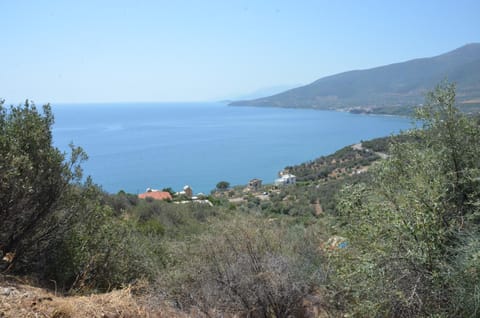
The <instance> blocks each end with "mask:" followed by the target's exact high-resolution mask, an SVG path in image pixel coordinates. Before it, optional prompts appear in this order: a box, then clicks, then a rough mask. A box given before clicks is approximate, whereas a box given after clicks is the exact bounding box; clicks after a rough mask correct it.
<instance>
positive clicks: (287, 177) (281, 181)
mask: <svg viewBox="0 0 480 318" xmlns="http://www.w3.org/2000/svg"><path fill="white" fill-rule="evenodd" d="M296 182H297V177H296V176H294V175H293V174H284V175H282V176H281V177H280V178H278V179H275V185H276V186H279V185H288V184H295V183H296Z"/></svg>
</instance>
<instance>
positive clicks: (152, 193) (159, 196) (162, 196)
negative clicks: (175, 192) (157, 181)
mask: <svg viewBox="0 0 480 318" xmlns="http://www.w3.org/2000/svg"><path fill="white" fill-rule="evenodd" d="M138 198H139V199H146V198H152V199H154V200H167V201H171V200H172V199H173V198H172V195H171V194H170V192H166V191H159V190H152V189H150V188H148V189H147V192H145V193H140V194H139V195H138Z"/></svg>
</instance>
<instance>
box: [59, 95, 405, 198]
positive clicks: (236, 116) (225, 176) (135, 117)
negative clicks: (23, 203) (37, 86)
mask: <svg viewBox="0 0 480 318" xmlns="http://www.w3.org/2000/svg"><path fill="white" fill-rule="evenodd" d="M52 108H53V111H54V115H55V125H54V127H53V136H54V143H55V145H56V146H57V147H58V148H60V149H62V150H64V151H67V150H68V144H69V143H70V142H73V143H74V144H75V145H77V146H81V147H82V148H84V150H85V151H86V152H87V154H88V156H89V160H88V161H87V162H85V163H84V164H83V168H84V173H85V174H86V175H90V176H92V178H93V180H94V182H95V183H97V184H99V185H101V186H102V188H103V189H104V190H106V191H108V192H111V193H116V192H118V191H119V190H124V191H127V192H131V193H141V192H143V191H145V189H146V188H147V187H151V188H158V189H162V188H165V187H171V188H173V189H174V190H176V191H180V190H181V189H182V188H183V186H184V185H187V184H188V185H190V186H191V187H192V188H193V191H194V192H195V193H198V192H203V193H209V192H210V191H211V190H212V189H214V188H215V185H216V184H217V182H219V181H222V180H225V181H228V182H230V184H231V185H238V184H246V183H248V181H249V180H250V179H253V178H260V179H262V180H263V181H264V183H271V182H273V180H274V179H275V178H276V177H277V174H278V172H279V171H280V170H282V169H283V168H284V167H285V166H288V165H294V164H299V163H302V162H305V161H309V160H312V159H315V158H317V157H319V156H322V155H327V154H330V153H332V152H334V151H336V150H338V149H340V148H342V147H344V146H346V145H350V144H353V143H357V142H359V141H361V140H367V139H371V138H374V137H381V136H387V135H390V134H392V133H395V132H399V131H400V130H405V129H408V128H410V127H411V120H410V119H407V118H402V117H391V116H373V115H354V114H350V113H344V112H334V111H316V110H308V109H282V108H255V107H230V106H227V105H225V104H222V103H116V104H113V103H112V104H71V105H68V104H61V105H60V104H59V105H52Z"/></svg>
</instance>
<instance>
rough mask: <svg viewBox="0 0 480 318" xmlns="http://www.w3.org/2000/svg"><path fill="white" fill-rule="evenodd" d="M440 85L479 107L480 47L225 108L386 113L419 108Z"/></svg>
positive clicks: (319, 82)
mask: <svg viewBox="0 0 480 318" xmlns="http://www.w3.org/2000/svg"><path fill="white" fill-rule="evenodd" d="M443 80H448V81H451V82H455V83H456V84H457V100H458V101H459V102H460V103H464V104H480V43H472V44H468V45H465V46H462V47H460V48H458V49H456V50H453V51H451V52H448V53H445V54H442V55H438V56H435V57H430V58H420V59H414V60H410V61H406V62H402V63H395V64H390V65H385V66H380V67H375V68H371V69H367V70H355V71H349V72H344V73H339V74H335V75H332V76H327V77H323V78H320V79H318V80H316V81H315V82H313V83H311V84H308V85H305V86H301V87H298V88H294V89H291V90H287V91H285V92H283V93H279V94H276V95H272V96H269V97H263V98H258V99H253V100H242V101H235V102H232V103H230V105H234V106H269V107H293V108H316V109H343V110H351V111H352V110H354V111H355V110H357V111H361V112H370V111H373V112H375V110H380V111H377V112H394V111H388V109H389V108H392V109H394V108H398V107H401V108H405V107H406V108H408V107H409V106H410V107H411V106H415V105H418V104H421V103H423V102H424V100H425V93H426V92H428V91H430V90H432V89H433V88H434V87H435V85H437V84H438V83H439V82H441V81H443ZM386 109H387V110H386ZM385 110H386V111H385Z"/></svg>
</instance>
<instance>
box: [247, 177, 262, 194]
mask: <svg viewBox="0 0 480 318" xmlns="http://www.w3.org/2000/svg"><path fill="white" fill-rule="evenodd" d="M261 187H262V180H260V179H256V178H255V179H252V180H250V181H249V182H248V188H249V189H250V190H252V191H258V190H259V189H260V188H261Z"/></svg>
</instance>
